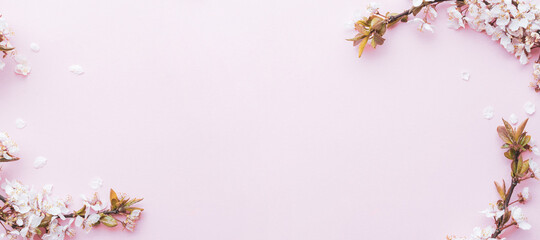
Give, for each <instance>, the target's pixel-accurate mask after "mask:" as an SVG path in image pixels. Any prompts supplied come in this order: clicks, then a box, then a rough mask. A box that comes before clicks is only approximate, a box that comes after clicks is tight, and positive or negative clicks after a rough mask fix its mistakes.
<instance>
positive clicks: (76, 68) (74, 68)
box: [69, 64, 84, 75]
mask: <svg viewBox="0 0 540 240" xmlns="http://www.w3.org/2000/svg"><path fill="white" fill-rule="evenodd" d="M69 71H70V72H72V73H74V74H77V75H81V74H83V73H84V69H83V68H82V67H81V66H80V65H76V64H74V65H71V66H69Z"/></svg>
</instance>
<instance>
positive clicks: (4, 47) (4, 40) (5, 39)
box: [0, 14, 13, 70]
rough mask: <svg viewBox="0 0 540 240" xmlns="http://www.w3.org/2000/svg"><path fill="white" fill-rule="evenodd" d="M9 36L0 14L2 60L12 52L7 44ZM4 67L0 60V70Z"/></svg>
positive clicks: (11, 47)
mask: <svg viewBox="0 0 540 240" xmlns="http://www.w3.org/2000/svg"><path fill="white" fill-rule="evenodd" d="M9 36H11V31H10V30H9V26H8V24H7V22H6V20H5V19H4V17H2V14H0V51H1V52H3V57H4V58H5V57H6V56H7V55H8V53H9V52H11V51H12V50H13V46H11V43H9V39H8V37H9ZM5 66H6V64H5V63H4V62H3V61H2V60H0V70H2V69H4V67H5Z"/></svg>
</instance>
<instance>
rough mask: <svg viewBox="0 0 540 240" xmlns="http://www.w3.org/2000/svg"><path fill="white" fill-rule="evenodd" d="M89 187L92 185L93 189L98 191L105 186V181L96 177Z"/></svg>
mask: <svg viewBox="0 0 540 240" xmlns="http://www.w3.org/2000/svg"><path fill="white" fill-rule="evenodd" d="M88 185H90V187H91V188H92V189H95V190H97V189H98V188H100V187H101V186H102V185H103V179H101V178H100V177H95V178H94V179H92V181H90V183H89V184H88Z"/></svg>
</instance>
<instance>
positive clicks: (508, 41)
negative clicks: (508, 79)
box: [348, 0, 540, 92]
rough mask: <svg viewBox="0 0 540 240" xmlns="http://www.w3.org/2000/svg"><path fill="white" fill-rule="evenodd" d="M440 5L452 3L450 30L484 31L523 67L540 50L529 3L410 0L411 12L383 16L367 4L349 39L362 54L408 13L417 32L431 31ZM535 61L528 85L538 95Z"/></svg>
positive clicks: (538, 17) (535, 13) (539, 24)
mask: <svg viewBox="0 0 540 240" xmlns="http://www.w3.org/2000/svg"><path fill="white" fill-rule="evenodd" d="M442 2H451V5H450V6H449V7H448V8H447V13H448V18H449V20H450V23H449V25H448V26H449V27H450V28H453V29H460V28H465V27H466V26H468V27H469V28H471V29H474V30H476V31H478V32H483V33H485V34H487V35H489V36H490V37H491V39H492V40H494V41H497V42H498V43H499V44H500V45H502V47H503V48H504V49H506V51H508V52H509V53H511V54H513V55H514V56H515V57H516V58H518V59H519V61H520V63H522V64H527V63H528V62H529V59H530V57H531V51H532V50H533V49H535V48H538V47H540V8H539V7H537V6H536V5H535V4H534V3H532V2H531V1H530V0H412V5H413V6H412V7H411V8H410V9H408V10H406V11H404V12H402V13H400V14H397V13H387V14H385V15H383V14H381V13H380V12H379V9H378V8H373V6H374V5H373V4H370V5H369V6H368V13H369V16H368V17H364V18H363V19H360V20H359V21H357V22H356V23H355V29H356V30H357V31H358V32H359V33H358V34H357V36H356V37H355V38H352V39H348V40H350V41H354V44H355V45H357V44H360V54H361V52H362V51H363V50H364V46H365V44H366V43H367V42H368V39H371V43H372V46H373V47H375V46H376V45H382V44H383V43H384V39H382V40H381V38H382V34H384V33H382V34H381V33H380V30H379V29H384V30H386V28H387V27H390V26H392V25H394V24H396V23H397V22H399V21H402V22H407V21H409V20H408V17H409V15H411V14H412V15H413V16H415V18H414V19H413V20H412V21H413V22H416V23H418V24H419V27H418V29H419V30H420V31H428V32H433V29H434V27H433V26H432V25H431V22H433V20H434V19H435V18H436V17H437V15H438V14H437V11H436V7H437V6H438V5H439V4H440V3H442ZM374 23H375V24H374ZM376 33H378V35H379V36H376ZM364 39H365V43H364V42H363V40H364ZM362 44H363V45H362ZM536 62H537V63H536V64H535V65H534V73H533V75H534V78H535V81H534V82H532V83H531V86H532V87H533V88H534V89H535V90H536V91H537V92H540V65H539V64H540V59H538V60H537V61H536Z"/></svg>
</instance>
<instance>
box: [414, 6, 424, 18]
mask: <svg viewBox="0 0 540 240" xmlns="http://www.w3.org/2000/svg"><path fill="white" fill-rule="evenodd" d="M423 7H424V5H420V6H418V7H415V8H413V9H412V14H413V16H416V15H418V13H420V11H422V8H423Z"/></svg>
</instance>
